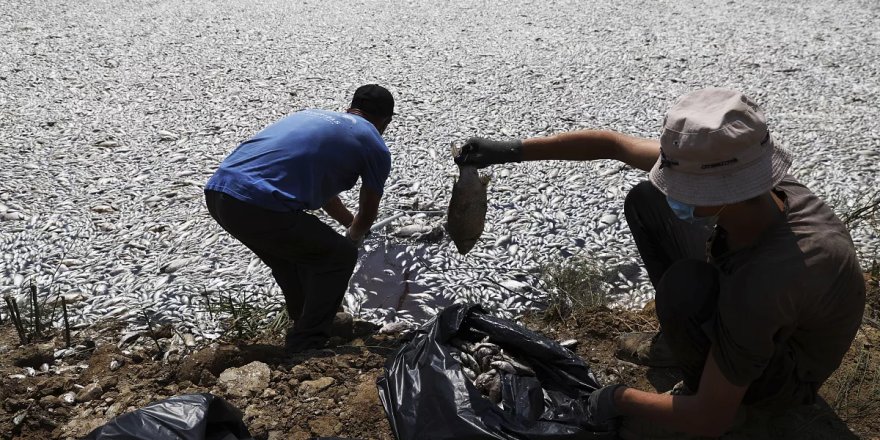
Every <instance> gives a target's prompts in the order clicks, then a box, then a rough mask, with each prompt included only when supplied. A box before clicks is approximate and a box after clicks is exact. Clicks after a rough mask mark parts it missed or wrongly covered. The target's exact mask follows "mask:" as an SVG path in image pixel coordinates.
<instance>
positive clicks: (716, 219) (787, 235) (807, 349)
mask: <svg viewBox="0 0 880 440" xmlns="http://www.w3.org/2000/svg"><path fill="white" fill-rule="evenodd" d="M594 159H616V160H620V161H622V162H625V163H627V164H629V165H631V166H633V167H635V168H639V169H642V170H645V171H649V179H650V181H649V182H642V183H640V184H638V185H636V186H635V187H634V188H633V189H632V190H631V191H630V192H629V194H628V195H627V197H626V201H625V202H624V212H625V215H626V219H627V223H628V224H629V228H630V230H631V231H632V234H633V236H634V239H635V242H636V245H637V247H638V249H639V253H640V255H641V257H642V260H643V261H644V264H645V267H646V269H647V272H648V275H649V278H650V279H651V282H652V284H653V285H654V288H655V291H656V298H655V302H656V312H657V317H658V320H659V321H660V327H661V333H658V334H654V333H630V334H624V335H622V337H621V340H620V341H619V346H620V348H621V352H620V353H619V356H625V357H626V358H627V359H628V360H631V361H633V362H637V363H640V364H644V365H652V366H678V367H680V368H681V371H682V373H683V376H684V380H683V383H681V384H679V386H677V387H676V389H674V390H673V392H672V393H669V394H654V393H647V392H643V391H639V390H636V389H633V388H628V387H625V386H623V385H610V386H607V387H605V388H602V389H600V390H598V391H596V392H594V393H593V394H592V395H591V396H590V399H589V405H590V408H591V409H592V412H591V420H590V422H593V423H602V422H607V421H609V420H611V419H614V418H615V417H618V416H624V415H625V416H632V417H633V418H637V419H639V420H644V421H647V422H649V423H654V424H656V425H659V426H664V427H667V428H670V429H673V430H676V431H681V432H687V433H692V434H699V435H708V436H718V435H721V434H723V433H724V432H726V431H727V430H728V429H729V428H730V427H731V425H732V423H733V420H734V417H735V415H736V414H737V410H738V409H739V407H740V405H741V404H745V405H752V404H758V403H760V404H761V405H762V406H765V407H774V408H775V407H786V406H792V405H798V404H807V403H811V402H813V401H814V400H815V398H816V392H817V390H818V389H819V387H820V386H821V385H822V383H823V382H824V381H825V380H826V379H827V378H828V377H829V376H830V375H831V373H832V372H833V371H834V370H835V369H837V367H838V366H839V365H840V362H841V359H842V358H843V355H844V353H845V352H846V351H847V349H848V348H849V345H850V343H851V342H852V340H853V338H854V337H855V333H856V331H857V329H858V327H859V325H860V323H861V317H862V313H863V309H864V304H865V285H864V279H863V278H862V273H861V270H860V267H859V264H858V260H857V258H856V255H855V250H854V248H853V244H852V240H851V238H850V236H849V233H848V232H847V230H846V228H845V227H844V225H843V224H842V223H841V222H840V220H839V219H838V218H837V217H836V216H835V215H834V213H833V212H832V210H831V209H830V208H829V207H828V206H827V205H825V204H824V203H823V202H822V201H821V200H820V199H819V198H818V197H816V196H815V195H814V194H813V193H812V192H810V190H809V189H807V188H806V187H804V186H803V185H801V184H800V183H798V182H797V181H796V180H795V179H794V178H793V177H792V176H790V175H788V174H787V172H788V169H789V166H790V164H791V156H790V154H789V153H788V152H787V151H786V150H785V149H783V148H782V147H780V146H779V145H778V143H777V141H776V140H775V138H774V137H773V135H772V134H771V133H770V131H769V129H768V128H767V124H766V120H765V117H764V114H763V112H762V111H761V110H760V109H759V108H758V106H757V105H756V104H755V103H754V102H752V101H751V100H750V99H749V98H747V97H745V96H744V95H743V94H741V93H739V92H736V91H733V90H726V89H718V88H710V89H703V90H698V91H695V92H692V93H689V94H687V95H685V96H683V97H681V98H680V99H679V100H678V101H677V102H676V103H675V104H674V105H673V106H672V107H671V108H670V109H669V111H668V113H667V115H666V118H665V119H664V123H663V129H662V132H661V136H660V140H659V142H658V141H656V140H650V139H642V138H636V137H632V136H627V135H624V134H620V133H615V132H611V131H594V130H585V131H578V132H571V133H564V134H560V135H556V136H551V137H545V138H535V139H528V140H525V141H518V140H517V141H492V140H487V139H482V138H471V139H470V140H468V142H467V143H466V145H465V147H464V148H462V152H461V154H460V155H459V156H458V157H457V158H456V162H458V163H469V164H474V165H477V166H487V165H490V164H497V163H505V162H519V161H524V160H594Z"/></svg>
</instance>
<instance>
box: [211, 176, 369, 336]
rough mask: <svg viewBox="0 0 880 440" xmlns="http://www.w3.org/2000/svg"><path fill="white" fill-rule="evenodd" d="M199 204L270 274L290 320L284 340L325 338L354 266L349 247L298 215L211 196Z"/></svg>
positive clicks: (354, 254) (318, 223)
mask: <svg viewBox="0 0 880 440" xmlns="http://www.w3.org/2000/svg"><path fill="white" fill-rule="evenodd" d="M205 202H206V204H207V206H208V212H210V213H211V217H213V218H214V220H216V221H217V223H219V224H220V226H222V227H223V229H225V230H226V232H229V234H231V235H232V236H233V237H235V238H236V239H238V241H240V242H241V243H242V244H244V245H245V246H247V247H248V248H249V249H250V250H251V251H253V252H254V253H255V254H256V255H257V256H258V257H259V258H260V259H261V260H263V262H264V263H266V265H267V266H269V268H271V269H272V276H273V277H274V278H275V281H276V282H277V283H278V286H279V287H281V290H282V292H284V300H285V303H286V306H287V313H288V316H290V319H292V320H294V326H293V330H292V332H290V333H289V336H290V337H295V338H303V339H309V338H328V337H329V336H330V328H331V326H332V324H333V318H334V316H335V315H336V311H337V309H338V308H339V306H340V304H342V299H343V297H344V296H345V292H346V290H348V281H349V279H350V278H351V275H352V272H354V267H355V264H356V262H357V248H355V246H354V244H353V243H352V242H351V241H350V240H348V239H346V238H345V237H343V236H342V235H339V234H338V233H337V232H336V231H334V230H333V229H332V228H331V227H330V226H328V225H326V224H324V223H323V222H321V221H320V220H319V219H318V218H317V217H315V216H313V215H311V214H308V213H305V212H302V211H295V212H277V211H270V210H267V209H263V208H260V207H259V206H255V205H251V204H249V203H245V202H242V201H240V200H238V199H236V198H234V197H232V196H229V195H227V194H224V193H221V192H217V191H211V190H207V191H205Z"/></svg>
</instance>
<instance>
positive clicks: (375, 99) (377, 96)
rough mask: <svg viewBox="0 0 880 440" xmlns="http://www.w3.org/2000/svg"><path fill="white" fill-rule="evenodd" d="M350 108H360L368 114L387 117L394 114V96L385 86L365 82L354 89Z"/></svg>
mask: <svg viewBox="0 0 880 440" xmlns="http://www.w3.org/2000/svg"><path fill="white" fill-rule="evenodd" d="M351 108H356V109H360V110H362V111H364V112H366V113H367V114H369V115H370V116H375V117H378V118H387V117H389V116H392V115H394V97H393V96H391V92H389V91H388V89H386V88H385V87H382V86H380V85H378V84H366V85H363V86H360V87H358V88H357V90H355V92H354V97H353V98H352V99H351Z"/></svg>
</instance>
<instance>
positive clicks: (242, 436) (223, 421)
mask: <svg viewBox="0 0 880 440" xmlns="http://www.w3.org/2000/svg"><path fill="white" fill-rule="evenodd" d="M84 440H252V438H251V435H250V433H249V432H248V429H247V427H245V425H244V423H243V422H242V421H241V411H239V410H238V409H237V408H235V407H234V406H232V405H230V404H229V403H227V402H226V401H225V400H223V399H221V398H220V397H217V396H214V395H213V394H209V393H202V394H184V395H180V396H175V397H171V398H169V399H165V400H162V401H159V402H156V403H152V404H150V405H148V406H145V407H143V408H141V409H138V410H137V411H133V412H130V413H128V414H123V415H121V416H119V417H117V418H115V419H113V420H111V421H110V422H108V423H107V424H106V425H104V426H102V427H100V428H98V429H95V430H94V431H92V432H91V433H89V435H88V436H87V437H86V438H85V439H84Z"/></svg>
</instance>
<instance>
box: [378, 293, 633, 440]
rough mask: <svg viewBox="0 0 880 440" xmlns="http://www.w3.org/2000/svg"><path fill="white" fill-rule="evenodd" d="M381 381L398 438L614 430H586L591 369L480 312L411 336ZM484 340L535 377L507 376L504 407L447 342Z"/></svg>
mask: <svg viewBox="0 0 880 440" xmlns="http://www.w3.org/2000/svg"><path fill="white" fill-rule="evenodd" d="M414 333H415V334H414V336H413V337H412V339H411V340H410V341H409V342H407V343H406V344H405V345H404V346H403V347H401V348H400V350H398V351H397V352H396V353H395V354H394V355H393V356H392V357H389V359H388V361H387V362H386V365H385V374H384V375H383V376H382V377H380V378H379V379H378V380H377V385H378V387H379V398H380V400H381V401H382V405H383V406H384V407H385V413H386V414H387V416H388V421H389V422H390V423H391V429H392V431H393V432H394V435H395V437H397V438H398V439H400V440H410V439H516V440H521V439H523V440H524V439H606V438H615V437H616V432H615V429H614V427H613V426H608V425H602V426H591V425H589V424H588V423H586V414H587V396H588V395H589V394H590V393H591V392H592V391H594V390H596V389H598V388H600V385H599V382H598V381H597V380H596V377H595V376H594V375H593V373H592V371H590V368H589V367H588V366H587V365H586V364H585V363H584V362H583V361H582V360H581V359H580V358H579V357H577V355H575V354H574V353H572V352H570V351H569V350H566V349H565V348H563V347H562V346H560V345H559V344H558V343H556V342H555V341H552V340H550V339H547V338H545V337H543V336H540V335H538V334H537V333H534V332H532V331H530V330H528V329H526V328H524V327H521V326H519V325H517V324H515V323H513V322H511V321H508V320H505V319H501V318H496V317H493V316H490V315H487V314H486V313H485V311H484V310H483V309H482V308H480V307H479V306H464V305H460V304H456V305H453V306H450V307H448V308H446V309H445V310H443V311H441V312H440V313H438V314H437V316H436V317H434V318H433V319H432V320H431V321H429V322H427V323H426V324H425V325H424V326H422V327H421V328H420V329H418V330H417V331H416V332H414ZM485 336H488V337H489V341H490V342H492V343H494V344H497V345H499V346H500V347H501V348H502V349H504V351H505V352H508V353H510V354H511V355H513V356H514V358H516V359H518V360H521V361H525V362H526V363H528V365H529V366H530V367H531V368H532V369H533V370H534V371H535V376H534V377H530V376H518V375H514V374H502V376H501V381H502V382H501V383H502V389H501V390H502V402H501V403H502V406H503V408H500V407H498V406H497V405H495V404H493V403H492V402H491V401H490V400H489V399H487V398H485V397H483V396H482V395H481V394H480V392H479V391H478V390H477V389H476V387H475V386H474V384H473V383H472V382H471V381H470V380H469V379H468V378H467V377H466V376H465V374H464V372H463V371H462V369H461V366H460V364H459V362H458V361H457V360H456V359H455V358H454V357H453V356H452V354H451V352H450V348H451V345H450V344H449V340H450V339H452V338H454V337H457V338H461V339H466V340H471V341H474V340H480V339H482V338H484V337H485Z"/></svg>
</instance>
